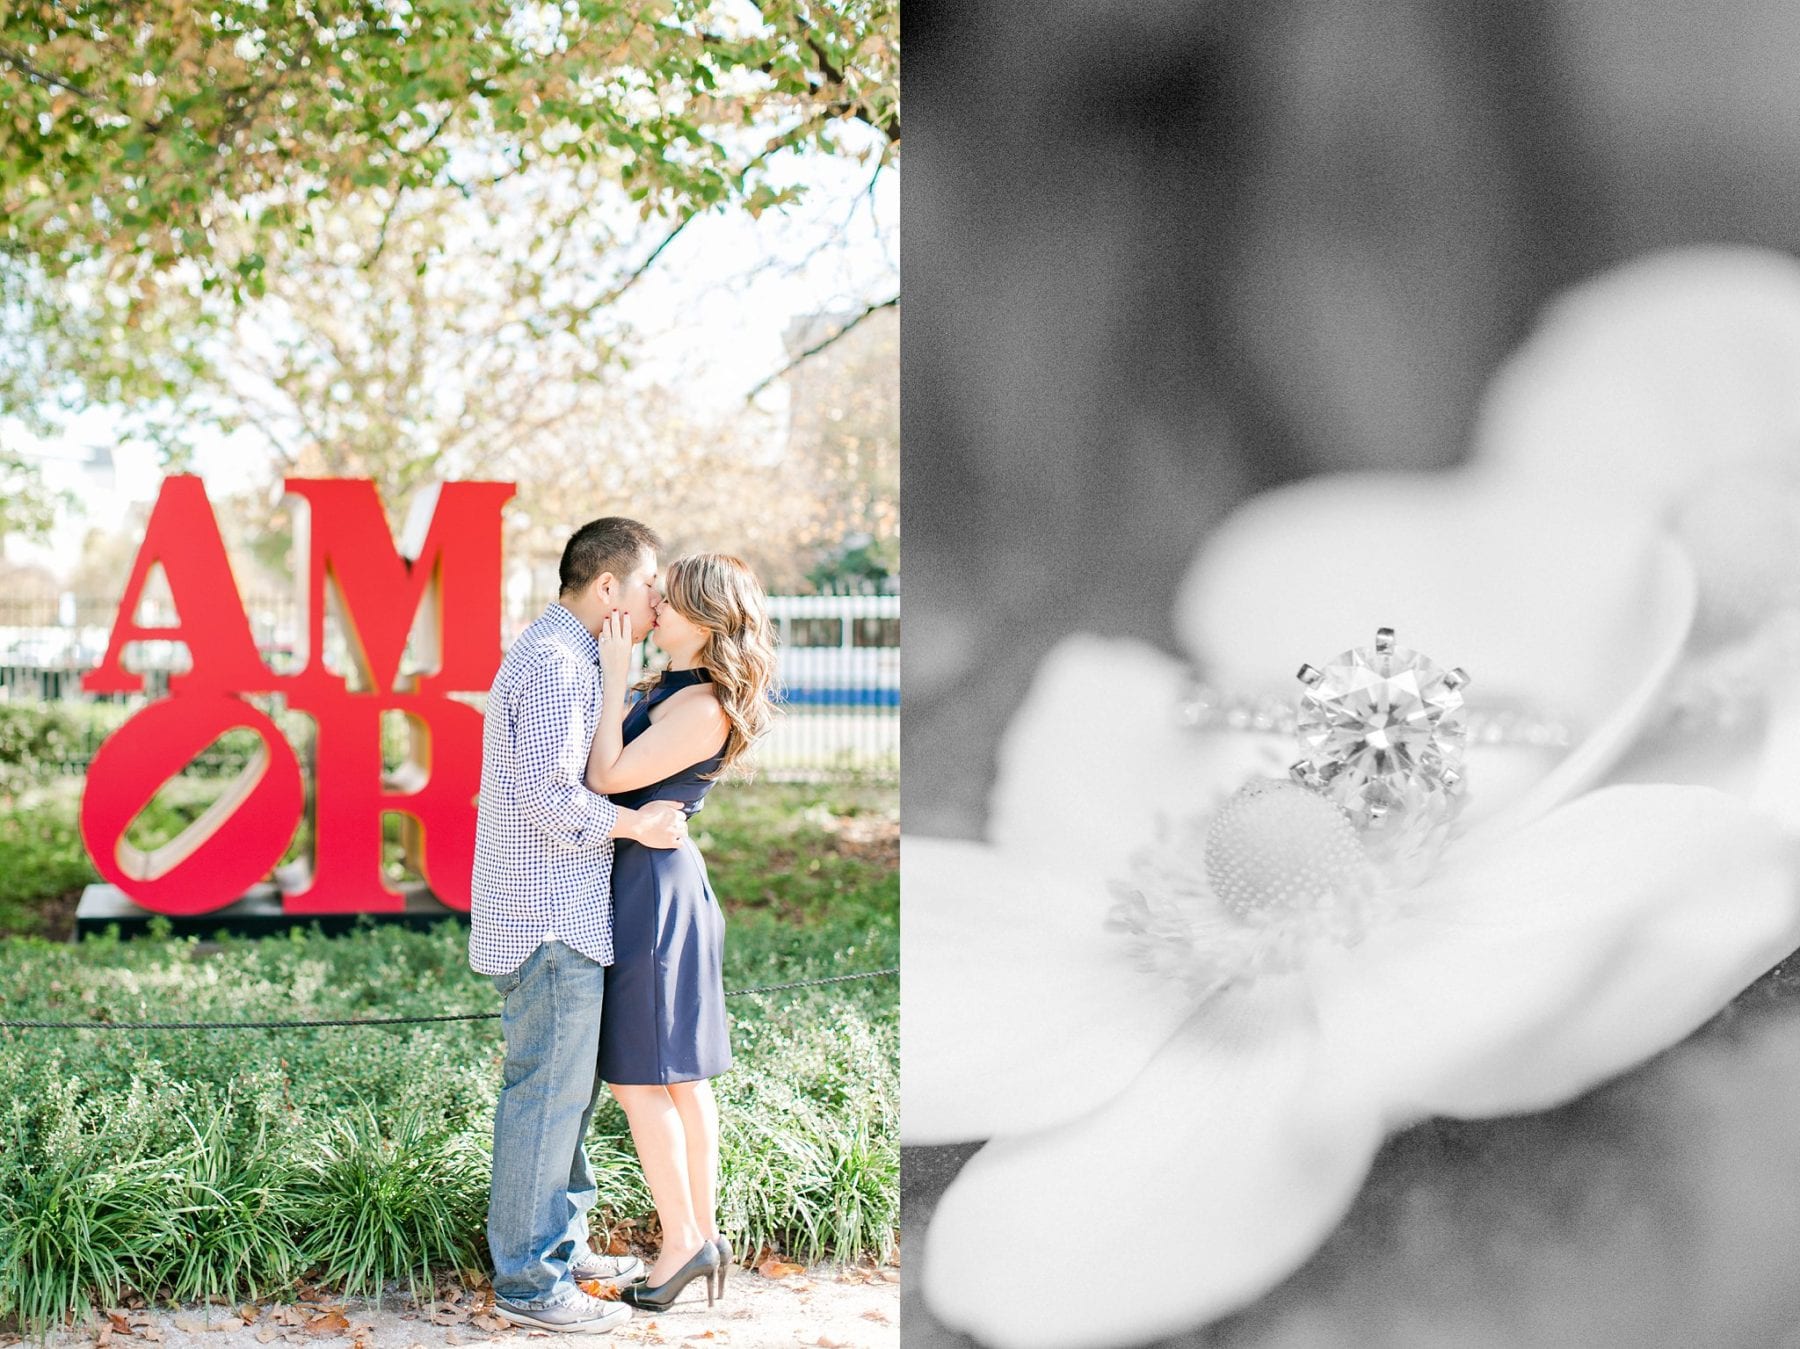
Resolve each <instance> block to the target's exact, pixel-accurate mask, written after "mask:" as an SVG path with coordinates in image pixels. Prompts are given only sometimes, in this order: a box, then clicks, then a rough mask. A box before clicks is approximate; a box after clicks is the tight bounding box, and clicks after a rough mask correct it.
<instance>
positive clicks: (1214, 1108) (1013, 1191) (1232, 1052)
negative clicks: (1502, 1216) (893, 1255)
mask: <svg viewBox="0 0 1800 1349" xmlns="http://www.w3.org/2000/svg"><path fill="white" fill-rule="evenodd" d="M1307 1013H1308V1003H1307V1001H1306V998H1305V994H1304V990H1303V988H1301V987H1300V985H1299V981H1297V980H1283V981H1278V982H1276V983H1275V984H1272V985H1265V986H1263V987H1261V988H1259V989H1258V991H1257V992H1256V994H1255V995H1254V996H1252V995H1250V994H1246V993H1237V994H1232V995H1228V996H1222V997H1219V998H1215V999H1213V1000H1211V1001H1210V1002H1208V1003H1207V1004H1206V1005H1205V1006H1204V1007H1203V1008H1202V1009H1201V1011H1200V1012H1199V1013H1197V1014H1196V1016H1195V1017H1194V1019H1193V1020H1192V1021H1191V1022H1189V1023H1188V1024H1187V1025H1185V1026H1184V1027H1183V1028H1182V1030H1181V1032H1180V1033H1179V1034H1178V1035H1177V1036H1176V1037H1175V1039H1174V1040H1172V1041H1171V1042H1170V1043H1169V1045H1168V1046H1167V1047H1166V1048H1165V1049H1164V1050H1163V1051H1162V1053H1160V1054H1159V1055H1158V1056H1157V1057H1156V1059H1155V1061H1154V1062H1153V1063H1152V1064H1151V1065H1150V1067H1149V1068H1147V1069H1146V1070H1145V1071H1144V1073H1143V1074H1142V1075H1141V1076H1140V1077H1139V1078H1138V1079H1137V1080H1136V1081H1134V1082H1133V1083H1132V1084H1131V1086H1130V1087H1129V1088H1128V1089H1127V1090H1126V1091H1125V1092H1123V1093H1122V1094H1121V1095H1120V1096H1119V1097H1118V1098H1117V1099H1116V1100H1114V1101H1112V1102H1110V1103H1109V1104H1107V1105H1106V1106H1105V1107H1103V1108H1102V1109H1100V1110H1097V1111H1095V1112H1094V1113H1093V1114H1091V1115H1088V1116H1086V1117H1085V1118H1083V1119H1081V1120H1078V1121H1076V1122H1075V1123H1073V1124H1069V1125H1066V1126H1064V1127H1062V1128H1060V1129H1057V1130H1054V1131H1052V1132H1049V1133H1044V1134H1038V1135H1034V1136H1031V1137H1027V1138H1014V1139H1003V1140H1000V1141H997V1142H994V1143H991V1144H989V1145H988V1146H987V1147H985V1148H983V1149H982V1150H981V1151H980V1152H979V1153H977V1154H976V1155H975V1156H974V1158H973V1159H971V1160H970V1162H969V1163H968V1165H967V1166H965V1167H964V1168H963V1171H962V1173H961V1174H960V1175H959V1176H958V1177H957V1178H956V1179H955V1180H954V1181H953V1182H952V1183H951V1185H950V1188H949V1189H948V1190H946V1191H945V1193H944V1195H943V1198H942V1199H941V1200H940V1201H939V1204H938V1210H937V1213H936V1216H935V1217H934V1219H933V1221H932V1224H931V1229H930V1234H929V1237H928V1239H927V1244H926V1251H925V1269H924V1290H925V1298H926V1301H927V1302H929V1303H930V1304H931V1306H932V1309H933V1310H934V1311H935V1312H936V1313H937V1314H938V1315H939V1316H941V1317H942V1318H943V1319H944V1320H945V1321H946V1322H948V1323H949V1324H950V1325H952V1326H954V1327H956V1328H958V1329H961V1330H965V1331H968V1332H969V1333H970V1334H972V1335H974V1336H975V1337H976V1338H977V1339H979V1340H981V1341H982V1343H984V1344H988V1345H992V1346H995V1347H996V1349H1009V1347H1010V1346H1015V1345H1016V1346H1020V1349H1061V1347H1064V1346H1068V1347H1071V1349H1073V1347H1074V1346H1083V1345H1096V1346H1097V1345H1117V1344H1135V1343H1138V1342H1140V1341H1143V1340H1148V1339H1152V1338H1155V1337H1157V1336H1161V1335H1167V1334H1170V1333H1173V1332H1176V1331H1179V1330H1183V1329H1185V1328H1188V1327H1190V1326H1193V1325H1195V1324H1197V1323H1199V1322H1203V1321H1207V1320H1211V1319H1213V1318H1214V1317H1217V1316H1219V1315H1221V1314H1223V1313H1225V1312H1227V1311H1230V1310H1233V1309H1234V1308H1236V1307H1239V1306H1241V1305H1243V1304H1244V1303H1246V1302H1248V1301H1249V1300H1250V1299H1252V1298H1254V1297H1255V1296H1257V1295H1258V1294H1259V1293H1261V1292H1262V1291H1263V1290H1264V1289H1266V1288H1268V1287H1269V1286H1271V1285H1272V1284H1274V1283H1275V1282H1276V1281H1277V1280H1279V1279H1280V1278H1282V1277H1283V1276H1284V1275H1285V1274H1287V1273H1288V1272H1289V1271H1290V1270H1292V1269H1293V1268H1294V1267H1295V1266H1296V1265H1298V1264H1299V1263H1300V1262H1301V1261H1303V1260H1304V1259H1305V1258H1306V1256H1307V1255H1308V1254H1310V1253H1311V1251H1312V1250H1313V1248H1314V1247H1315V1246H1317V1245H1318V1243H1319V1242H1320V1241H1321V1240H1322V1239H1323V1238H1324V1237H1325V1235H1326V1234H1327V1233H1328V1232H1330V1230H1331V1228H1332V1227H1333V1225H1335V1224H1336V1222H1337V1220H1338V1218H1339V1217H1340V1216H1341V1215H1342V1214H1343V1212H1344V1210H1345V1209H1346V1208H1347V1207H1348V1206H1349V1203H1350V1201H1351V1199H1352V1198H1353V1197H1354V1196H1355V1194H1356V1190H1357V1187H1358V1185H1359V1184H1360V1183H1361V1180H1362V1177H1363V1174H1364V1172H1365V1171H1366V1170H1367V1168H1368V1164H1369V1160H1370V1159H1371V1158H1372V1157H1373V1156H1374V1153H1375V1149H1376V1147H1377V1146H1378V1144H1379V1141H1380V1134H1379V1130H1378V1128H1377V1125H1376V1121H1375V1118H1374V1111H1373V1109H1372V1107H1371V1106H1370V1105H1369V1103H1368V1101H1367V1098H1366V1097H1362V1096H1360V1095H1358V1096H1350V1097H1343V1098H1326V1097H1324V1096H1321V1095H1320V1094H1319V1093H1318V1091H1317V1073H1316V1068H1317V1057H1318V1054H1319V1049H1320V1046H1319V1044H1318V1041H1317V1037H1316V1035H1315V1033H1314V1030H1313V1027H1312V1024H1311V1021H1310V1018H1309V1016H1308V1015H1307ZM911 1061H912V1051H911V1046H910V1044H909V1045H908V1064H909V1071H910V1064H911ZM1094 1225H1099V1226H1100V1229H1101V1235H1100V1236H1099V1237H1098V1238H1097V1240H1098V1241H1099V1242H1100V1243H1101V1244H1102V1245H1103V1247H1104V1249H1105V1251H1106V1257H1107V1258H1106V1262H1105V1263H1106V1266H1107V1267H1108V1268H1110V1269H1111V1270H1113V1271H1116V1272H1115V1273H1112V1274H1110V1275H1107V1276H1106V1277H1105V1280H1104V1281H1105V1282H1106V1283H1108V1284H1110V1287H1109V1288H1106V1289H1103V1290H1098V1291H1101V1292H1104V1293H1105V1294H1106V1295H1105V1296H1104V1297H1103V1298H1101V1299H1099V1300H1096V1298H1095V1293H1096V1291H1097V1290H1096V1289H1095V1288H1094V1286H1093V1285H1092V1282H1091V1281H1089V1280H1085V1279H1084V1280H1082V1281H1081V1282H1079V1283H1076V1282H1072V1281H1071V1278H1070V1273H1069V1264H1068V1260H1067V1256H1068V1254H1069V1252H1070V1251H1071V1250H1076V1249H1080V1248H1082V1247H1083V1246H1088V1245H1092V1244H1093V1241H1094V1240H1095V1238H1090V1237H1089V1236H1088V1232H1087V1230H1086V1229H1087V1228H1090V1227H1092V1226H1094ZM1072 1226H1073V1227H1074V1229H1075V1230H1074V1232H1073V1233H1072V1231H1071V1228H1072ZM1072 1238H1073V1239H1072Z"/></svg>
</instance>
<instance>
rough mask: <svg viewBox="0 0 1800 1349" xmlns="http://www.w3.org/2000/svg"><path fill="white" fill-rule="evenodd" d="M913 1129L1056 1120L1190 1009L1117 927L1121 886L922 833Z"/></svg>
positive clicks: (1102, 1094) (914, 937) (1126, 1068)
mask: <svg viewBox="0 0 1800 1349" xmlns="http://www.w3.org/2000/svg"><path fill="white" fill-rule="evenodd" d="M900 884H901V891H902V893H903V894H904V895H905V896H906V914H905V921H904V922H903V923H902V924H901V932H900V962H901V967H902V969H903V970H904V972H905V973H904V977H903V978H902V980H901V984H900V1027H901V1042H902V1043H903V1044H904V1045H905V1046H906V1072H905V1073H904V1075H903V1076H902V1078H901V1117H900V1123H901V1131H902V1133H903V1135H904V1138H905V1141H906V1142H908V1143H946V1142H960V1141H964V1140H968V1139H976V1138H987V1137H991V1136H992V1135H994V1134H996V1133H1001V1132H1022V1131H1025V1130H1029V1129H1039V1128H1045V1127H1047V1126H1049V1125H1053V1124H1058V1123H1061V1122H1062V1121H1064V1120H1068V1119H1073V1118H1074V1117H1075V1116H1077V1115H1080V1114H1082V1113H1083V1112H1085V1111H1087V1110H1091V1109H1092V1108H1093V1107H1094V1106H1096V1105H1098V1104H1099V1103H1100V1102H1102V1101H1104V1100H1106V1099H1108V1098H1109V1097H1111V1096H1112V1095H1113V1094H1114V1093H1116V1092H1117V1091H1119V1090H1120V1089H1121V1088H1122V1087H1123V1086H1124V1085H1125V1084H1126V1083H1127V1082H1129V1081H1130V1080H1131V1079H1132V1077H1133V1076H1134V1075H1135V1074H1136V1073H1137V1072H1138V1070H1139V1069H1141V1068H1142V1067H1143V1066H1144V1064H1145V1063H1147V1062H1148V1061H1149V1060H1150V1057H1151V1056H1152V1055H1153V1054H1154V1053H1155V1052H1156V1051H1157V1050H1158V1049H1159V1048H1161V1047H1162V1045H1163V1044H1164V1043H1165V1042H1166V1041H1167V1040H1168V1038H1169V1036H1170V1035H1171V1034H1172V1033H1173V1032H1174V1030H1175V1028H1176V1027H1177V1026H1179V1025H1180V1024H1181V1021H1182V1019H1183V1017H1184V1016H1186V1015H1187V1013H1188V1010H1189V1007H1190V1000H1189V999H1188V997H1187V996H1186V995H1185V994H1184V993H1183V992H1182V990H1181V988H1180V987H1179V985H1177V984H1176V983H1175V982H1174V981H1172V980H1169V979H1164V978H1158V977H1156V976H1154V975H1151V974H1147V973H1145V972H1143V971H1141V970H1139V969H1137V968H1135V967H1134V966H1133V965H1132V964H1131V962H1130V961H1129V960H1128V959H1127V958H1126V954H1125V945H1124V943H1123V942H1122V941H1121V940H1120V939H1119V938H1118V937H1117V936H1116V935H1114V934H1113V933H1110V932H1107V931H1105V930H1103V928H1102V926H1101V924H1102V922H1103V921H1104V918H1105V915H1106V910H1107V908H1108V906H1109V904H1110V902H1111V898H1110V896H1109V895H1108V894H1107V893H1106V891H1105V890H1104V889H1103V888H1101V887H1100V886H1098V885H1096V884H1094V883H1092V882H1091V881H1089V880H1088V879H1086V878H1085V877H1082V876H1079V875H1076V874H1073V873H1071V872H1070V871H1069V870H1068V869H1066V868H1063V867H1061V866H1059V865H1058V863H1057V860H1056V859H1055V858H1050V859H1047V860H1046V861H1044V862H1041V863H1033V862H1030V861H1022V860H1020V859H1019V858H1017V857H1015V856H1012V855H1009V854H1006V853H1003V852H1000V851H998V850H996V849H993V848H989V847H986V846H984V845H982V844H978V843H966V842H961V841H951V840H948V839H932V838H917V837H910V836H909V837H907V838H906V839H905V840H903V843H902V846H901V850H900Z"/></svg>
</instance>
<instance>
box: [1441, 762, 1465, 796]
mask: <svg viewBox="0 0 1800 1349" xmlns="http://www.w3.org/2000/svg"><path fill="white" fill-rule="evenodd" d="M1443 783H1444V790H1445V791H1447V792H1449V793H1450V795H1452V796H1460V795H1462V790H1463V775H1462V774H1461V773H1459V772H1457V771H1456V770H1455V769H1454V768H1446V769H1445V770H1444V776H1443Z"/></svg>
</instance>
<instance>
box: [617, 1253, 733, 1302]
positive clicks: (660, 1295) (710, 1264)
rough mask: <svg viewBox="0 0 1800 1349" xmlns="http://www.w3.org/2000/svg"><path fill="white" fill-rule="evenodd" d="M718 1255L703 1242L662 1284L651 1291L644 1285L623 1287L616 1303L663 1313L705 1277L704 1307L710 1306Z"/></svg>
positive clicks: (634, 1284)
mask: <svg viewBox="0 0 1800 1349" xmlns="http://www.w3.org/2000/svg"><path fill="white" fill-rule="evenodd" d="M718 1269H719V1252H718V1249H717V1248H716V1247H715V1246H714V1245H713V1244H712V1242H710V1241H708V1242H703V1243H702V1244H701V1246H700V1249H699V1250H697V1251H695V1252H694V1255H693V1258H692V1259H691V1260H689V1261H688V1262H687V1263H686V1264H685V1265H683V1266H682V1267H681V1268H680V1269H678V1270H676V1271H675V1272H674V1273H673V1274H671V1275H670V1276H669V1278H668V1281H667V1282H666V1283H660V1284H658V1285H657V1286H656V1287H654V1288H652V1287H651V1286H650V1285H649V1284H648V1283H633V1284H627V1285H626V1286H625V1287H624V1288H621V1289H620V1290H619V1301H621V1302H629V1303H630V1304H631V1305H632V1306H634V1307H642V1308H644V1310H646V1311H666V1310H667V1309H668V1308H669V1307H670V1306H671V1305H672V1304H673V1303H674V1301H675V1299H676V1298H677V1297H679V1296H681V1290H682V1289H684V1288H686V1287H687V1286H688V1285H689V1284H690V1283H692V1282H693V1281H694V1280H695V1279H698V1278H699V1277H700V1276H701V1275H705V1276H706V1305H707V1306H709V1307H710V1306H712V1305H713V1276H714V1275H715V1274H717V1273H718Z"/></svg>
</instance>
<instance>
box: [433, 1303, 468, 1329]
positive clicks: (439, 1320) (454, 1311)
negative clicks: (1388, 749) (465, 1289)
mask: <svg viewBox="0 0 1800 1349" xmlns="http://www.w3.org/2000/svg"><path fill="white" fill-rule="evenodd" d="M468 1319H469V1312H468V1309H467V1308H466V1307H439V1308H438V1309H437V1310H436V1311H434V1312H432V1314H431V1324H432V1325H434V1326H460V1325H461V1324H462V1323H463V1322H464V1321H467V1320H468Z"/></svg>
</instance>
